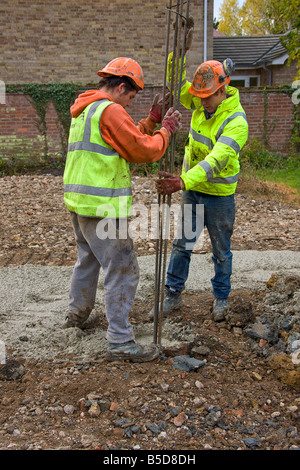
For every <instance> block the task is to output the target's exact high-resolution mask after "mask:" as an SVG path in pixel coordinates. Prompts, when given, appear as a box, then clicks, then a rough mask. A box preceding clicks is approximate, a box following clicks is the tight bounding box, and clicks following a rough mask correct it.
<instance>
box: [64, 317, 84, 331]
mask: <svg viewBox="0 0 300 470" xmlns="http://www.w3.org/2000/svg"><path fill="white" fill-rule="evenodd" d="M82 325H83V323H82V322H79V321H77V320H74V319H73V318H70V317H68V316H67V317H66V318H65V323H64V324H63V326H62V328H63V329H64V330H65V329H66V328H75V327H77V328H82Z"/></svg>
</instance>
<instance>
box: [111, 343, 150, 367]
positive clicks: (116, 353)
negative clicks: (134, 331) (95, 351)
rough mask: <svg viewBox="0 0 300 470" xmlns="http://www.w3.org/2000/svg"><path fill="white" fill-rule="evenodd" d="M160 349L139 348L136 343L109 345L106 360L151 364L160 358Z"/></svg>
mask: <svg viewBox="0 0 300 470" xmlns="http://www.w3.org/2000/svg"><path fill="white" fill-rule="evenodd" d="M158 354H159V349H158V347H157V346H155V345H151V346H145V347H143V346H139V345H138V344H136V343H135V342H134V341H128V342H127V343H120V344H118V343H109V345H108V351H107V354H106V359H107V360H108V361H120V360H128V361H131V362H149V361H153V360H154V359H156V358H157V357H158Z"/></svg>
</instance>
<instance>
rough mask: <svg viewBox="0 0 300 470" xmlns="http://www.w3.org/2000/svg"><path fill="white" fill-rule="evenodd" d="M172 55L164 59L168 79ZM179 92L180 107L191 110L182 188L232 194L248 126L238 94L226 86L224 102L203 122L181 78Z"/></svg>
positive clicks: (198, 102)
mask: <svg viewBox="0 0 300 470" xmlns="http://www.w3.org/2000/svg"><path fill="white" fill-rule="evenodd" d="M171 65H172V54H170V56H169V60H168V77H167V78H168V80H169V82H170V78H169V77H170V73H171V72H170V71H171ZM185 75H186V72H185V67H184V68H183V75H182V77H183V84H182V87H181V92H180V102H181V104H182V105H183V106H184V107H185V108H187V109H191V110H192V111H193V114H192V118H191V125H190V131H189V137H188V140H187V142H186V145H185V154H184V160H183V166H182V174H181V178H182V179H183V181H184V183H185V189H186V190H189V189H192V190H194V191H199V192H202V193H205V194H211V195H215V196H229V195H231V194H234V192H235V190H236V186H237V180H238V175H239V170H240V165H239V151H240V150H241V148H242V147H243V145H244V144H245V143H246V141H247V137H248V124H247V119H246V114H245V111H244V109H243V108H242V106H241V104H240V99H239V91H238V90H237V89H236V88H233V87H230V86H226V94H227V95H228V97H227V99H225V100H224V101H222V103H221V104H220V105H219V106H218V108H217V110H216V112H215V114H214V115H213V116H212V117H211V118H210V119H206V116H205V113H204V108H203V106H202V105H201V99H200V98H198V97H196V96H193V95H191V94H190V93H189V88H190V85H191V84H190V83H189V82H188V81H187V80H186V79H185Z"/></svg>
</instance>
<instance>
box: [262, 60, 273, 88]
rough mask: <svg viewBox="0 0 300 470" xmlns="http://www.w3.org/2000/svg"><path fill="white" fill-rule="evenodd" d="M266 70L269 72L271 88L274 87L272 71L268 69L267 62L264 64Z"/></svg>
mask: <svg viewBox="0 0 300 470" xmlns="http://www.w3.org/2000/svg"><path fill="white" fill-rule="evenodd" d="M263 67H264V69H265V70H266V71H267V72H269V86H272V81H273V80H272V70H271V69H268V67H267V65H266V62H264V65H263Z"/></svg>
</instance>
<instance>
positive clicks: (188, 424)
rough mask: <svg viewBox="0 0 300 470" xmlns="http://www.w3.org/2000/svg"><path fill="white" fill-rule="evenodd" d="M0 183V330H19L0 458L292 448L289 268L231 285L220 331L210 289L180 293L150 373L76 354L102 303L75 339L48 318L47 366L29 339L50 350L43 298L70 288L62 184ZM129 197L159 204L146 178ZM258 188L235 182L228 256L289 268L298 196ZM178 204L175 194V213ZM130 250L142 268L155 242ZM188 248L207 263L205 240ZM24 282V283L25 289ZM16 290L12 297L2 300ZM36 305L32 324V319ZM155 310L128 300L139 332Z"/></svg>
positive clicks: (90, 336) (9, 368)
mask: <svg viewBox="0 0 300 470" xmlns="http://www.w3.org/2000/svg"><path fill="white" fill-rule="evenodd" d="M0 186H1V208H0V212H1V233H0V238H1V246H2V250H1V253H0V266H1V271H0V275H1V276H2V285H3V284H5V285H6V286H8V287H7V295H6V298H1V307H0V322H1V328H3V329H2V330H1V331H4V330H5V329H6V330H9V329H11V330H13V331H14V332H15V335H12V336H14V341H11V343H10V344H7V343H5V346H6V353H7V360H6V363H5V364H3V365H2V366H1V367H0V448H1V449H11V450H47V449H55V450H62V449H63V450H77V449H80V450H93V449H99V450H101V451H109V452H114V451H115V450H124V451H125V450H126V451H130V450H141V451H142V450H147V451H153V452H154V451H156V452H163V451H168V452H175V451H178V450H180V451H187V452H189V453H194V452H197V451H202V450H291V449H299V447H300V436H299V432H298V429H297V424H298V422H299V406H300V403H299V394H298V393H299V365H298V358H297V355H295V354H296V351H295V350H293V349H291V348H292V344H295V342H296V344H298V343H297V341H298V338H299V331H300V326H299V298H300V296H299V289H300V283H299V275H300V272H298V273H297V269H295V268H293V269H291V268H292V262H291V261H290V262H289V264H288V263H287V266H285V267H284V268H283V269H281V272H274V273H271V275H270V277H269V273H268V276H267V277H268V280H267V282H265V281H264V282H260V283H259V284H258V285H256V286H255V287H253V286H252V287H250V286H249V288H247V286H245V285H241V286H239V287H238V288H235V289H233V291H232V293H231V296H230V309H229V312H228V316H227V317H226V321H225V322H221V323H218V324H216V323H214V322H213V321H212V319H211V305H212V295H211V293H210V289H209V288H206V287H205V288H200V286H199V288H197V287H196V288H195V287H191V288H190V289H187V291H186V292H185V294H184V305H183V307H182V309H181V310H179V311H178V312H176V315H174V316H173V317H172V318H169V319H167V321H166V323H165V324H164V326H163V329H164V332H166V331H169V330H170V331H171V332H172V335H171V337H170V338H171V340H170V343H168V344H167V345H166V346H164V348H163V350H162V353H161V355H160V358H159V359H158V360H157V361H154V362H152V363H147V364H132V363H122V362H114V363H107V362H106V360H105V357H103V355H102V354H100V353H99V351H98V353H97V352H95V350H94V349H93V353H92V354H89V355H85V354H83V353H84V350H82V348H80V345H82V344H85V343H88V342H89V341H90V342H92V341H95V339H97V337H100V336H101V331H102V330H104V329H105V325H106V320H105V312H104V309H103V305H102V302H101V300H99V302H98V303H97V305H96V308H95V312H94V314H93V320H94V322H93V323H91V324H90V325H88V327H87V329H86V330H84V331H82V330H78V329H75V330H73V331H71V332H70V331H69V332H68V333H65V334H63V333H61V332H60V330H59V321H58V319H57V318H56V319H55V322H54V324H55V327H56V328H57V331H58V330H59V334H57V336H55V338H57V337H59V338H60V340H59V341H57V344H56V353H55V354H54V356H51V357H48V358H47V357H46V358H45V357H44V355H43V354H42V350H40V354H39V349H38V348H37V352H36V353H35V355H33V356H30V355H26V353H24V351H26V343H28V342H30V341H31V340H32V337H35V336H34V335H35V334H36V332H37V331H42V334H43V338H42V339H43V342H44V344H45V343H47V341H49V344H51V346H52V344H53V343H51V341H52V340H53V337H54V336H53V331H52V330H51V328H50V329H49V330H47V328H43V326H44V327H45V321H46V317H47V318H48V316H49V312H51V305H52V302H53V301H54V300H55V299H56V300H57V296H58V297H59V296H60V293H61V290H62V289H63V288H67V284H68V282H67V281H68V278H67V274H68V275H69V273H70V270H71V267H72V265H73V264H74V262H75V260H76V249H75V245H74V241H73V233H72V228H71V224H70V220H69V217H68V213H67V211H66V209H65V208H64V205H63V193H62V178H61V176H60V175H58V176H54V175H48V174H45V175H27V176H20V177H5V178H2V179H1V180H0ZM133 188H134V202H135V204H136V205H138V204H142V205H143V207H144V206H146V207H148V208H149V207H150V206H151V205H152V204H154V205H155V204H157V196H156V194H155V191H154V185H153V178H152V177H151V178H150V177H149V178H139V177H136V176H135V177H133ZM259 189H261V188H257V191H256V192H254V193H252V194H249V192H247V191H243V186H242V185H241V188H240V190H239V192H238V194H237V196H236V206H237V216H236V224H235V225H236V226H235V232H234V236H233V243H232V248H233V250H234V251H237V252H238V251H241V252H243V251H244V250H246V251H248V252H249V250H250V252H251V250H255V251H256V252H266V251H268V252H270V253H272V252H274V253H275V252H278V251H280V252H281V253H282V254H283V255H284V253H286V258H287V259H291V254H293V253H295V259H296V256H298V254H299V205H297V204H296V202H295V198H294V197H293V201H292V203H291V202H290V201H288V200H287V195H286V194H284V197H279V193H276V194H275V192H274V194H272V191H273V187H271V188H270V187H268V189H267V191H265V190H264V191H262V190H261V193H259ZM275 189H276V188H275ZM276 191H277V189H276ZM179 197H180V195H179V194H178V195H175V196H174V197H173V198H172V201H173V203H174V204H175V205H176V204H178V203H179ZM135 246H136V251H137V254H138V255H139V257H142V258H143V259H144V260H145V259H147V258H145V256H149V255H153V254H154V253H155V240H153V239H152V240H149V239H146V240H145V239H137V240H136V241H135ZM169 247H170V244H169ZM195 251H196V255H197V256H203V257H204V258H205V259H207V257H209V253H210V243H209V240H208V237H207V234H205V233H204V237H203V239H201V243H200V244H199V246H198V247H197V249H196V250H195ZM42 268H44V269H51V272H52V270H58V271H57V272H59V273H60V275H61V273H67V274H66V277H65V279H64V283H62V282H61V281H60V280H61V277H59V276H57V278H56V280H55V281H53V278H52V277H51V278H50V277H49V279H51V282H50V280H49V282H48V285H49V287H48V289H47V276H46V275H45V274H44V273H45V272H46V271H41V270H42ZM262 269H265V268H264V266H263V267H262ZM33 272H35V273H36V277H35V276H34V275H33V274H32V273H33ZM12 273H14V275H15V274H16V273H20V276H23V278H22V277H18V276H17V278H14V277H12ZM41 273H43V274H41ZM24 276H25V277H24ZM147 276H148V274H147V275H146V277H147ZM150 278H151V279H152V280H153V273H152V277H151V275H150ZM10 279H14V281H10ZM24 279H26V282H27V284H28V285H31V289H27V290H26V292H24V290H23V287H24V282H23V281H24ZM151 279H150V281H151ZM148 280H149V279H148ZM37 281H39V282H41V283H42V284H41V285H42V286H43V287H42V288H41V287H40V288H38V287H36V286H37V285H38V284H37ZM142 281H143V282H144V281H145V278H143V279H142ZM27 284H26V285H27ZM16 285H17V286H19V292H18V295H15V296H11V293H12V292H13V290H12V288H13V287H14V288H15V287H16ZM10 286H11V289H10ZM30 296H31V297H30ZM12 297H14V298H12ZM29 297H30V299H29ZM7 299H11V302H10V303H11V306H7V303H6V301H7ZM29 300H30V302H29ZM58 300H59V301H61V298H60V299H58ZM63 300H64V299H63ZM18 302H19V303H18ZM22 302H23V313H24V315H25V314H26V317H25V319H23V321H24V331H21V330H20V325H22V323H21V321H20V323H19V324H17V322H16V324H15V325H13V320H14V315H15V316H16V315H17V313H18V314H19V313H20V311H21V310H20V311H18V312H17V311H16V310H15V312H14V311H13V308H12V306H15V305H16V304H17V305H18V306H20V304H21V303H22ZM32 305H34V312H35V313H36V311H39V312H40V316H39V317H37V316H33V315H32V312H33V309H32V310H31V308H32ZM152 305H153V291H151V289H150V290H149V289H147V292H146V294H145V296H142V295H139V296H138V297H137V299H136V302H135V304H134V306H133V309H132V315H131V321H132V323H133V324H134V326H135V328H136V330H137V332H139V331H141V330H142V331H143V332H144V331H146V330H147V329H148V328H149V329H150V331H152V330H151V328H152V326H151V323H150V321H149V318H148V312H149V310H150V309H151V307H152ZM41 306H42V308H41ZM61 307H62V309H63V308H64V306H63V302H62V303H61ZM275 320H276V321H275ZM12 325H13V326H12ZM47 325H48V324H47ZM99 335H100V336H99ZM0 340H1V337H0ZM2 341H3V340H2ZM99 341H100V340H99ZM0 346H1V342H0ZM293 354H294V355H293ZM0 358H1V349H0ZM291 358H292V359H293V360H291ZM103 455H104V453H103ZM105 455H106V454H105ZM99 458H100V457H98V459H99ZM116 463H117V462H116Z"/></svg>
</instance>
